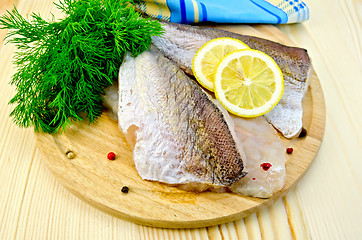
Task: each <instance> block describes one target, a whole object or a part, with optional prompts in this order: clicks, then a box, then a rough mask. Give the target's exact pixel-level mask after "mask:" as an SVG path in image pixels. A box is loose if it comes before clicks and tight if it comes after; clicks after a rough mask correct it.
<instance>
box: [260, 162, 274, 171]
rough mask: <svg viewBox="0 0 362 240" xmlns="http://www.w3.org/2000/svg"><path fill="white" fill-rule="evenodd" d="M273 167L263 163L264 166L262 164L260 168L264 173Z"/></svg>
mask: <svg viewBox="0 0 362 240" xmlns="http://www.w3.org/2000/svg"><path fill="white" fill-rule="evenodd" d="M271 166H272V165H271V164H270V163H262V164H260V167H262V168H263V170H264V171H268V170H269V168H271Z"/></svg>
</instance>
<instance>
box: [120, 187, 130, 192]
mask: <svg viewBox="0 0 362 240" xmlns="http://www.w3.org/2000/svg"><path fill="white" fill-rule="evenodd" d="M128 191H129V188H128V187H127V186H123V187H122V189H121V192H123V193H128Z"/></svg>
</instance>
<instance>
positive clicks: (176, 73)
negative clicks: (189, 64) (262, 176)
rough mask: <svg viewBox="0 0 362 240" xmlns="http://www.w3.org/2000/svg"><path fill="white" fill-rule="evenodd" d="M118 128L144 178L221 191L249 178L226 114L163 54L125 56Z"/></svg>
mask: <svg viewBox="0 0 362 240" xmlns="http://www.w3.org/2000/svg"><path fill="white" fill-rule="evenodd" d="M118 123H119V127H120V129H121V130H122V131H123V132H124V133H125V135H126V137H127V140H128V142H129V143H130V145H131V146H132V147H133V158H134V162H135V166H136V169H137V171H138V173H139V174H140V176H141V177H142V178H143V179H147V180H152V181H160V182H163V183H167V184H201V185H206V186H208V187H216V188H217V187H225V186H230V185H232V184H233V183H235V182H237V181H239V180H240V179H241V178H242V177H244V175H245V174H246V173H245V172H244V171H243V159H242V155H241V153H240V152H239V150H238V148H237V146H236V143H235V141H234V138H233V136H232V135H231V133H230V130H229V128H228V125H227V124H226V122H225V119H224V117H223V114H222V113H221V112H220V110H219V109H218V108H217V107H216V106H215V104H213V103H212V102H211V100H210V99H209V98H208V96H207V95H206V93H205V92H204V91H203V90H202V89H201V88H200V87H199V86H198V85H197V83H196V82H194V81H193V80H192V79H190V78H189V77H188V76H187V75H186V74H185V73H184V72H183V71H182V70H180V69H179V68H178V67H177V65H175V64H174V63H173V62H172V61H170V60H169V59H167V58H165V57H164V56H163V55H162V54H161V53H159V52H158V51H155V50H151V51H145V52H143V53H142V54H140V55H139V56H138V57H136V58H133V57H131V56H129V55H126V57H125V59H124V61H123V63H122V66H121V68H120V72H119V102H118Z"/></svg>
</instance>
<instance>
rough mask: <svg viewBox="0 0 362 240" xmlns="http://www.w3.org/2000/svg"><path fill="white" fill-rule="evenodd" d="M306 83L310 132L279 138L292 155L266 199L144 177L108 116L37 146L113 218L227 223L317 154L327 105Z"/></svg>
mask: <svg viewBox="0 0 362 240" xmlns="http://www.w3.org/2000/svg"><path fill="white" fill-rule="evenodd" d="M222 28H224V29H227V30H232V31H235V32H239V33H243V34H251V33H252V34H253V35H258V36H261V37H265V38H269V39H273V40H277V41H279V42H284V43H285V44H290V40H289V39H288V38H287V37H286V36H285V35H284V34H283V33H281V32H280V31H279V30H278V29H277V28H275V27H272V26H262V25H260V26H258V25H257V26H253V27H250V26H242V27H240V26H238V27H235V26H233V27H229V26H223V27H222ZM310 81H311V84H310V88H309V90H308V92H307V94H306V97H305V99H304V102H303V107H304V115H303V123H304V127H305V128H306V129H308V136H307V137H305V138H300V139H293V140H287V139H284V138H283V141H284V144H285V146H288V147H293V148H294V153H293V154H292V155H289V156H287V158H288V159H287V164H286V169H287V181H286V185H285V187H284V188H283V189H282V190H281V191H279V192H277V193H276V194H274V195H273V196H272V197H271V198H269V199H258V198H252V197H243V196H240V195H237V194H231V193H212V192H205V193H192V192H187V191H183V190H179V189H177V188H175V187H171V186H167V185H164V184H161V183H157V182H150V181H144V180H142V179H141V178H140V177H139V175H138V173H137V171H136V169H135V167H134V162H133V159H132V151H131V150H130V148H129V146H128V145H127V143H126V140H125V138H124V136H123V134H122V133H121V132H120V131H119V130H118V126H117V122H115V121H114V120H112V119H111V118H110V117H108V116H107V115H106V114H103V115H102V117H101V118H100V119H99V120H98V121H97V122H96V123H95V124H93V125H89V124H88V123H87V122H80V123H76V124H74V125H73V126H71V127H70V128H69V129H67V130H66V132H65V133H64V134H62V135H56V136H52V135H48V134H37V141H38V146H39V148H40V149H41V151H42V152H43V153H44V158H45V161H46V162H47V165H48V167H49V169H50V170H51V171H52V172H53V173H54V175H55V176H56V177H57V178H58V180H59V181H60V182H61V183H62V184H63V185H64V186H65V187H66V188H67V189H69V190H70V191H71V192H72V193H74V194H75V195H76V196H78V197H80V198H81V199H83V200H85V201H86V202H88V203H90V204H91V205H93V206H96V207H98V208H99V209H101V210H103V211H105V212H107V213H110V214H112V215H114V216H117V217H121V218H124V219H127V220H130V221H133V222H135V223H138V224H143V225H147V226H153V227H168V228H196V227H205V226H212V225H217V224H222V223H226V222H231V221H234V220H237V219H241V218H242V217H245V216H247V215H249V214H251V213H253V212H255V211H257V210H259V209H260V208H261V207H264V206H266V205H268V204H271V203H272V202H274V201H275V200H276V199H278V198H280V197H281V196H283V195H284V194H285V193H286V192H287V191H288V190H289V189H290V188H291V187H292V186H293V185H295V184H296V183H297V182H298V180H299V179H300V178H301V177H302V176H303V175H304V173H305V172H306V170H307V169H308V167H309V166H310V164H311V163H312V161H313V159H314V158H315V156H316V154H317V152H318V149H319V146H320V144H321V141H322V138H323V133H324V123H325V106H324V97H323V92H322V89H321V87H320V83H319V80H318V78H317V76H316V74H315V72H313V74H312V77H311V80H310ZM68 151H72V152H73V153H74V154H75V158H74V159H69V158H67V155H66V153H67V152H68ZM110 151H114V152H115V153H116V155H117V156H118V158H117V160H115V161H109V160H107V158H106V156H107V153H108V152H110ZM122 186H128V187H129V188H130V192H129V193H128V194H123V193H121V192H120V190H121V188H122Z"/></svg>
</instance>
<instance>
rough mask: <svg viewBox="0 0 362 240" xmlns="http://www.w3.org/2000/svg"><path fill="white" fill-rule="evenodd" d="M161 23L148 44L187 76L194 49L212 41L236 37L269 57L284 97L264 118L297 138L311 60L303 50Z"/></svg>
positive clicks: (205, 29)
mask: <svg viewBox="0 0 362 240" xmlns="http://www.w3.org/2000/svg"><path fill="white" fill-rule="evenodd" d="M162 24H163V27H164V30H165V32H164V34H163V35H162V36H157V37H153V41H152V43H153V44H154V45H155V46H156V47H157V48H158V49H159V50H160V51H161V52H162V54H164V55H165V56H166V57H167V58H169V59H171V60H173V61H174V62H175V63H177V65H178V66H179V67H180V68H181V69H182V70H184V71H185V72H186V73H187V74H189V75H193V72H192V59H193V57H194V55H195V54H196V52H197V50H198V49H199V48H200V47H201V46H202V45H203V44H205V43H206V42H208V41H210V40H212V39H214V38H219V37H230V38H236V39H239V40H241V41H242V42H244V43H246V44H247V45H248V46H249V47H250V48H252V49H256V50H259V51H262V52H265V53H266V54H268V55H269V56H271V57H272V58H273V59H274V61H275V62H276V63H277V64H278V66H279V67H280V69H281V71H282V73H283V77H284V95H283V97H282V99H281V100H280V102H279V103H278V105H277V106H276V107H275V108H274V109H273V110H272V111H270V112H268V113H267V114H266V115H265V117H266V119H267V120H268V122H270V123H271V124H272V125H273V126H274V127H275V128H276V129H278V130H279V131H280V132H281V133H282V134H283V135H284V136H285V137H286V138H293V137H296V136H298V134H299V132H300V131H301V129H302V127H303V122H302V117H303V108H302V99H303V97H304V95H305V93H306V91H307V89H308V86H309V82H310V81H308V79H309V77H310V74H311V71H312V65H311V61H310V58H309V56H308V54H307V51H306V50H305V49H302V48H296V47H289V46H285V45H282V44H279V43H276V42H273V41H270V40H267V39H262V38H258V37H254V36H246V35H240V34H237V33H232V32H228V31H225V30H220V29H214V28H208V27H198V26H191V25H185V24H177V23H169V22H162Z"/></svg>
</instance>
